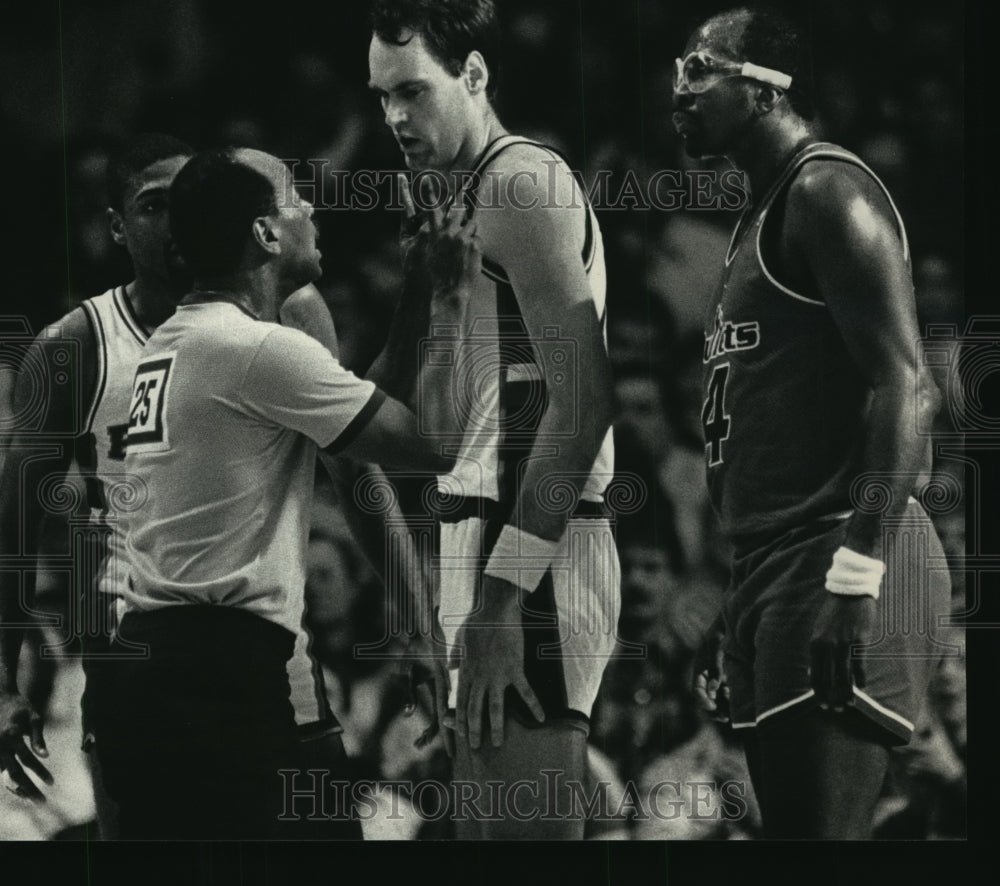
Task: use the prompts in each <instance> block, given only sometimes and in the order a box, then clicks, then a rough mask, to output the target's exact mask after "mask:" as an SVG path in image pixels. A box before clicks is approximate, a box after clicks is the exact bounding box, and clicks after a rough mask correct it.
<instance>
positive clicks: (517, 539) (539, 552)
mask: <svg viewBox="0 0 1000 886" xmlns="http://www.w3.org/2000/svg"><path fill="white" fill-rule="evenodd" d="M558 550H559V542H557V541H547V540H546V539H544V538H539V537H538V536H537V535H532V534H531V533H530V532H523V531H521V530H520V529H518V528H517V527H516V526H511V525H510V524H509V523H508V524H507V525H506V526H504V528H503V529H502V530H500V537H499V538H498V539H497V543H496V544H495V545H493V550H492V551H491V552H490V559H489V561H488V562H487V563H486V575H488V576H490V577H491V578H502V579H503V580H504V581H508V582H510V583H511V584H513V585H517V586H518V587H519V588H522V589H523V590H525V591H527V592H528V593H529V594H530V593H531V592H532V591H534V590H535V588H537V587H538V585H539V584H540V583H541V581H542V579H543V578H544V577H545V573H546V572H548V571H549V567H550V566H551V565H552V561H553V560H554V559H555V556H556V552H557V551H558Z"/></svg>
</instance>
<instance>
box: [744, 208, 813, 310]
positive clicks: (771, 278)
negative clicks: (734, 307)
mask: <svg viewBox="0 0 1000 886" xmlns="http://www.w3.org/2000/svg"><path fill="white" fill-rule="evenodd" d="M770 210H771V207H770V206H768V207H767V208H766V209H764V211H763V212H762V213H761V214H760V221H758V222H757V237H756V240H757V243H756V248H757V263H758V264H759V265H760V269H761V270H762V271H763V272H764V276H765V277H767V279H768V282H769V283H770V284H771V285H772V286H774V287H775V288H776V289H778V290H779V291H781V292H783V293H785V295H788V296H791V297H792V298H794V299H796V300H797V301H801V302H805V303H806V304H807V305H813V306H815V307H819V308H825V307H826V302H824V301H820V300H819V299H815V298H807V297H806V296H804V295H799V293H797V292H793V291H792V290H791V289H789V288H788V287H787V286H785V285H784V284H782V283H779V282H778V280H777V278H776V277H775V276H774V275H773V274H772V273H771V272H770V271H769V270H768V269H767V265H766V264H765V263H764V253H763V251H762V250H761V248H760V238H761V235H762V234H763V233H764V222H766V221H767V214H768V212H770Z"/></svg>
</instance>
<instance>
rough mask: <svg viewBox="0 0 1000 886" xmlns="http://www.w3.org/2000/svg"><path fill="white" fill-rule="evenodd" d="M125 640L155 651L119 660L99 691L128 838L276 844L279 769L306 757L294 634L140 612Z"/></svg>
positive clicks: (202, 612)
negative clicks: (294, 695) (294, 677)
mask: <svg viewBox="0 0 1000 886" xmlns="http://www.w3.org/2000/svg"><path fill="white" fill-rule="evenodd" d="M119 633H120V635H121V636H122V637H123V638H126V639H127V640H128V641H129V642H130V643H131V644H133V645H134V644H137V643H140V644H145V645H146V646H147V647H148V655H147V656H146V657H145V658H143V659H141V660H138V661H122V660H119V661H115V662H113V663H109V669H108V673H107V674H105V686H106V688H107V691H106V692H102V694H101V696H102V702H101V703H102V708H103V710H102V711H101V735H100V739H99V741H98V743H97V749H98V754H99V756H100V762H101V767H102V769H103V771H104V776H105V780H106V785H107V788H108V792H109V793H110V795H111V796H112V797H113V799H114V800H116V801H117V803H118V806H119V821H120V837H121V838H122V839H145V840H178V839H181V840H183V839H191V840H225V839H232V840H248V839H267V838H270V837H272V836H274V835H275V830H276V827H277V825H278V816H279V815H281V812H282V808H281V804H282V802H283V791H282V780H281V777H280V775H279V770H280V769H283V768H289V767H293V766H294V765H295V761H296V759H297V758H296V753H297V736H296V731H295V717H294V713H293V710H292V706H291V703H290V701H289V686H288V674H287V670H286V667H285V665H286V662H287V661H288V659H289V658H290V657H291V655H292V650H293V647H294V643H295V637H294V635H293V634H292V633H291V632H290V631H287V630H285V629H284V628H282V627H281V626H279V625H277V624H274V623H273V622H270V621H267V620H265V619H263V618H260V617H258V616H256V615H253V614H251V613H248V612H246V611H243V610H240V609H234V608H231V607H225V606H172V607H165V608H163V609H158V610H153V611H149V612H141V613H136V612H131V613H129V614H127V615H126V616H125V617H124V619H123V620H122V623H121V628H120V632H119Z"/></svg>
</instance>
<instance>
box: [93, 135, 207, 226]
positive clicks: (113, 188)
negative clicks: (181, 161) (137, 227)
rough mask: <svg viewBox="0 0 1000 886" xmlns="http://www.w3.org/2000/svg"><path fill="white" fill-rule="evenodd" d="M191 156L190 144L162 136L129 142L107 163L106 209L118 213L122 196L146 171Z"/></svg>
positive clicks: (134, 139)
mask: <svg viewBox="0 0 1000 886" xmlns="http://www.w3.org/2000/svg"><path fill="white" fill-rule="evenodd" d="M194 154H195V150H194V148H192V147H191V146H190V145H189V144H187V143H186V142H182V141H181V140H180V139H179V138H174V136H172V135H165V134H164V133H162V132H144V133H142V134H141V135H137V136H135V137H134V138H131V139H129V140H128V141H127V142H125V143H124V144H123V145H121V147H119V148H118V149H117V150H116V151H114V152H113V153H112V154H111V157H110V158H109V159H108V171H107V178H106V184H107V189H108V205H109V206H110V207H111V208H112V209H117V210H118V211H119V212H121V211H122V209H123V208H124V206H125V194H126V193H127V192H128V191H129V189H131V188H133V187H135V183H136V179H137V178H138V177H139V175H140V173H141V172H142V171H143V170H144V169H146V168H147V167H149V166H152V165H153V164H154V163H158V162H159V161H160V160H166V159H168V158H170V157H193V156H194Z"/></svg>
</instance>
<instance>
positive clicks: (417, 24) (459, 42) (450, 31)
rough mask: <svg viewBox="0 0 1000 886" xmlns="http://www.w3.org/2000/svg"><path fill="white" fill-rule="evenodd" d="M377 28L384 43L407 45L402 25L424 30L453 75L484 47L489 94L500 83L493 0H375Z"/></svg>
mask: <svg viewBox="0 0 1000 886" xmlns="http://www.w3.org/2000/svg"><path fill="white" fill-rule="evenodd" d="M371 24H372V30H373V31H374V32H375V34H376V35H378V38H379V39H380V40H382V41H384V42H385V43H394V44H395V45H397V46H405V45H406V44H407V43H408V42H409V38H408V39H406V40H403V39H401V35H402V33H403V31H413V32H414V33H416V34H420V35H421V36H422V37H423V38H424V42H425V43H426V44H427V48H428V50H429V51H430V53H431V55H433V56H434V57H435V58H436V59H437V60H438V61H439V62H441V64H442V65H443V66H444V68H445V70H446V71H448V73H449V74H451V75H452V76H453V77H457V76H458V75H459V74H461V72H462V67H463V65H464V64H465V60H466V59H467V58H468V57H469V53H470V52H474V51H476V52H479V53H480V54H481V55H482V56H483V60H484V61H485V62H486V67H487V69H488V70H489V75H490V76H489V81H488V82H487V84H486V97H487V98H488V99H489V100H490V101H493V98H494V97H495V96H496V91H497V86H498V85H499V83H500V24H499V22H498V20H497V12H496V7H495V6H494V4H493V0H374V2H373V3H372V11H371Z"/></svg>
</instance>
